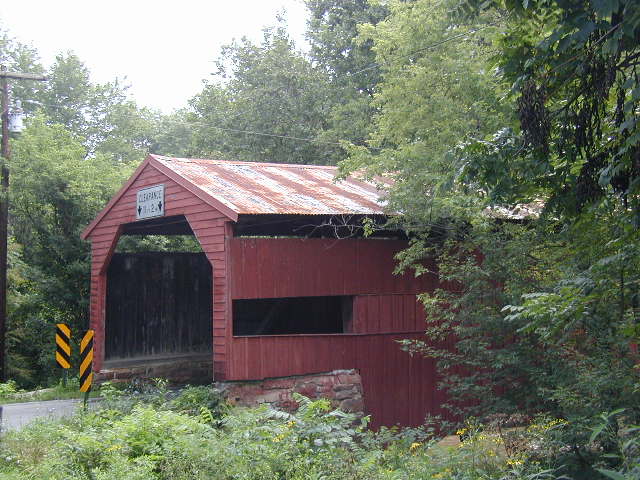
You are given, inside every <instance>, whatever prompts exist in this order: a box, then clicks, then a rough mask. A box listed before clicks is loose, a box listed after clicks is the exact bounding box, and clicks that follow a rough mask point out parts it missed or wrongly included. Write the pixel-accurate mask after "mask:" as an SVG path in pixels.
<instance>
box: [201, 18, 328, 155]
mask: <svg viewBox="0 0 640 480" xmlns="http://www.w3.org/2000/svg"><path fill="white" fill-rule="evenodd" d="M216 76H217V80H216V81H208V82H206V84H205V87H204V89H203V91H202V93H200V94H199V95H197V96H196V97H195V98H194V99H193V100H192V102H191V103H192V106H193V108H194V110H195V115H194V118H193V123H194V129H195V134H194V143H195V148H194V150H195V153H197V154H201V155H203V156H205V155H218V154H222V155H225V156H230V157H231V158H237V159H243V160H257V161H269V162H288V163H316V164H329V163H335V162H336V155H337V152H338V146H337V145H332V144H330V143H323V142H319V141H318V142H317V141H315V138H316V137H317V135H318V133H319V132H321V131H322V130H323V129H325V128H326V126H327V120H326V119H327V115H328V112H329V109H330V107H331V105H333V102H334V99H333V98H332V94H333V92H332V91H331V89H330V88H329V84H328V81H327V78H326V75H325V74H324V73H323V72H322V71H321V70H319V69H318V68H315V67H314V66H313V65H312V64H311V62H310V61H309V60H308V59H307V58H306V57H305V56H304V55H303V54H302V53H301V52H299V51H297V50H296V48H295V45H294V43H293V41H292V40H291V39H290V38H289V36H288V34H287V32H286V30H285V29H284V27H283V26H278V27H276V28H270V29H266V30H265V31H264V38H263V40H262V42H261V43H260V44H255V43H253V42H251V41H250V40H248V39H246V38H245V39H242V40H241V41H239V42H234V43H232V44H230V45H227V46H226V47H224V48H223V50H222V53H221V56H220V58H219V60H218V71H217V73H216Z"/></svg>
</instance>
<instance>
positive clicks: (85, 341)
mask: <svg viewBox="0 0 640 480" xmlns="http://www.w3.org/2000/svg"><path fill="white" fill-rule="evenodd" d="M92 367H93V330H87V333H85V334H84V337H82V340H81V341H80V391H81V392H89V391H90V390H91V382H92V381H93V371H92Z"/></svg>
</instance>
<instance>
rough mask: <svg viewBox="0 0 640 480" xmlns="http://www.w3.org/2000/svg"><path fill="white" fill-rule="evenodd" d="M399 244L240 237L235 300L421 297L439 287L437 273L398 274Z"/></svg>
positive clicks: (233, 247)
mask: <svg viewBox="0 0 640 480" xmlns="http://www.w3.org/2000/svg"><path fill="white" fill-rule="evenodd" d="M406 246H407V244H406V242H403V241H397V240H362V239H344V240H336V239H316V238H311V239H297V238H291V239H277V238H273V239H271V238H234V239H232V240H231V241H230V256H231V262H232V270H233V275H232V278H231V291H232V294H231V295H232V298H233V299H243V298H275V297H305V296H314V295H370V294H376V295H380V294H401V293H404V294H415V293H419V292H424V291H428V290H432V289H433V288H434V287H435V283H434V281H435V280H434V277H433V276H432V275H423V276H421V277H419V278H415V277H414V276H413V274H412V273H411V272H409V273H405V274H404V275H393V274H392V272H393V270H394V268H395V266H396V261H395V260H394V258H393V256H394V255H395V254H396V253H398V252H399V251H400V250H402V249H403V248H406Z"/></svg>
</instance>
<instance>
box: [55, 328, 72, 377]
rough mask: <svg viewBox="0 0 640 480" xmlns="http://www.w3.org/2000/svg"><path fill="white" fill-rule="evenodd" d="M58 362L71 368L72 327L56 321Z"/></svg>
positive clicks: (63, 366)
mask: <svg viewBox="0 0 640 480" xmlns="http://www.w3.org/2000/svg"><path fill="white" fill-rule="evenodd" d="M56 362H57V363H58V365H60V366H61V367H62V368H71V329H70V328H69V327H68V326H67V325H65V324H64V323H56Z"/></svg>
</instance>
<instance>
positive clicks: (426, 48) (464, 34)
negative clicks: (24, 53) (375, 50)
mask: <svg viewBox="0 0 640 480" xmlns="http://www.w3.org/2000/svg"><path fill="white" fill-rule="evenodd" d="M497 24H498V22H497V21H496V22H492V23H488V24H487V25H484V26H482V27H479V28H472V29H469V30H467V31H465V32H461V33H459V34H456V35H452V36H451V37H447V38H445V39H442V40H439V41H437V42H434V43H431V44H429V45H426V46H424V47H421V48H419V49H417V50H413V51H411V52H409V53H406V54H403V55H397V56H396V58H410V57H412V56H413V55H416V54H418V53H422V52H426V51H429V50H432V49H434V48H436V47H439V46H441V45H443V44H445V43H448V42H451V41H453V40H457V39H460V38H464V37H467V36H469V35H473V34H475V33H477V32H480V31H482V30H485V29H487V28H489V27H492V26H495V25H497ZM390 62H391V60H388V61H383V62H373V63H371V64H370V65H368V66H366V67H364V68H362V69H360V70H356V71H355V72H352V73H350V74H349V75H351V76H353V75H357V74H359V73H362V72H365V71H368V70H372V69H374V68H377V67H380V66H383V65H387V64H389V63H390ZM28 103H32V104H35V105H38V106H43V107H45V106H46V107H52V108H59V109H62V108H65V107H63V106H60V105H53V104H43V103H41V102H28ZM245 113H248V112H240V113H238V114H236V115H234V117H233V119H235V118H238V117H240V116H242V115H243V114H245ZM167 120H168V121H169V122H170V123H174V124H179V125H184V126H194V125H199V126H203V127H208V128H214V129H217V130H221V131H227V132H233V133H241V134H244V135H255V136H261V137H271V138H280V139H286V140H295V141H303V142H309V143H316V144H325V145H336V146H339V147H342V146H343V144H342V143H340V142H339V141H338V142H331V141H326V140H319V139H317V138H305V137H298V136H294V135H284V134H276V133H268V132H257V131H253V130H244V129H238V128H231V127H223V126H220V125H213V124H210V123H205V122H200V121H195V122H189V121H178V120H177V119H171V118H168V117H167V118H165V121H167ZM345 141H346V140H345ZM365 146H366V148H368V149H371V150H382V149H381V148H378V147H372V146H369V145H365Z"/></svg>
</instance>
